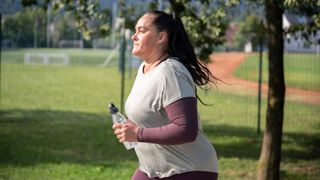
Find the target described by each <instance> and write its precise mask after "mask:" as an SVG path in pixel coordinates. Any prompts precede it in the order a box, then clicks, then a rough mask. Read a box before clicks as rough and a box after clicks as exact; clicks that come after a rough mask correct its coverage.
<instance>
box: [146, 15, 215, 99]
mask: <svg viewBox="0 0 320 180" xmlns="http://www.w3.org/2000/svg"><path fill="white" fill-rule="evenodd" d="M148 13H150V14H153V15H155V16H156V18H155V19H154V21H153V24H154V25H155V26H156V28H157V30H158V31H159V32H163V31H165V32H167V34H168V49H167V53H168V54H169V55H170V56H173V57H176V58H177V60H178V61H180V62H181V63H182V64H183V65H184V66H185V67H186V68H187V69H188V71H189V73H190V74H191V76H192V78H193V81H194V82H195V84H196V85H197V86H199V87H200V88H204V87H203V86H204V85H207V84H209V83H212V84H214V85H216V84H217V81H219V79H218V78H216V77H215V76H213V75H212V74H211V72H210V70H209V69H208V68H207V67H206V66H205V65H203V64H202V63H201V62H200V61H199V60H198V59H197V56H196V54H195V51H194V48H193V46H192V44H191V42H190V40H189V38H188V35H187V33H186V30H185V28H184V25H183V23H182V21H181V19H180V18H179V17H177V16H176V14H175V13H172V14H167V13H165V12H162V11H150V12H148ZM196 95H197V98H198V99H199V97H198V94H197V93H196ZM199 100H200V99H199ZM200 102H201V103H203V102H202V101H201V100H200ZM203 104H204V103H203Z"/></svg>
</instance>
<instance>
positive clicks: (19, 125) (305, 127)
mask: <svg viewBox="0 0 320 180" xmlns="http://www.w3.org/2000/svg"><path fill="white" fill-rule="evenodd" d="M1 68H2V69H1V109H0V112H1V116H0V147H1V148H0V179H23V180H25V179H27V180H28V179H30V180H31V179H32V180H34V179H115V180H117V179H119V180H123V179H130V177H131V175H132V173H133V172H134V170H135V168H136V167H137V165H138V162H137V158H136V156H135V153H134V151H127V150H125V148H124V147H123V145H122V144H119V143H118V141H117V140H116V138H115V137H114V135H113V131H112V128H111V118H110V116H109V114H108V112H107V108H106V105H107V104H108V103H109V102H111V101H112V102H114V103H116V104H118V105H119V103H120V74H119V73H118V70H117V68H116V67H108V68H99V67H96V66H78V65H76V66H66V67H58V66H42V65H23V64H20V63H7V62H6V63H2V65H1ZM133 74H134V73H133ZM127 76H128V75H127ZM133 80H134V78H126V86H125V87H126V89H125V94H126V96H127V95H128V93H129V90H130V87H131V85H132V83H133ZM199 93H200V96H201V98H202V99H203V100H204V101H205V102H207V103H213V105H212V106H203V105H201V104H200V105H199V111H200V117H201V120H202V122H203V128H204V131H205V132H206V134H207V135H208V137H209V139H210V141H211V142H212V143H213V144H214V147H215V148H216V151H217V153H218V157H219V173H220V175H219V176H220V179H232V180H233V179H255V175H256V166H257V162H258V158H259V153H260V146H261V142H262V134H260V135H258V134H257V133H256V112H257V110H256V109H257V102H256V101H257V100H256V98H255V97H251V96H239V95H233V94H226V93H223V92H220V91H217V90H212V91H209V92H207V93H204V92H203V91H200V90H199ZM319 110H320V107H319V106H311V105H306V104H299V103H292V102H286V107H285V117H284V118H285V119H284V128H283V129H284V135H283V144H282V163H281V179H288V180H289V179H290V180H291V179H294V180H296V179H317V178H318V177H319V175H320V157H319V155H318V154H319V145H318V144H319V142H320V130H319V129H320V122H319V118H318V117H319ZM265 111H266V101H265V99H263V106H262V117H263V118H262V123H261V124H262V129H264V123H265V122H264V119H265Z"/></svg>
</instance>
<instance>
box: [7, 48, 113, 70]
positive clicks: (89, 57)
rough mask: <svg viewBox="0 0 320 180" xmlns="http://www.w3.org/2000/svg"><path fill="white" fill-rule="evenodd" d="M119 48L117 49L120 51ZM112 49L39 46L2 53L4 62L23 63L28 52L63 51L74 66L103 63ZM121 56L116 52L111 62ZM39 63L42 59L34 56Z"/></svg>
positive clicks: (52, 52)
mask: <svg viewBox="0 0 320 180" xmlns="http://www.w3.org/2000/svg"><path fill="white" fill-rule="evenodd" d="M118 51H119V50H116V52H118ZM111 52H112V50H106V49H100V50H99V49H98V50H97V49H96V50H93V49H81V50H79V49H72V48H71V49H68V48H63V49H55V48H52V49H46V48H43V49H42V48H38V49H14V50H6V51H4V52H3V55H2V62H4V63H20V64H21V63H23V60H24V55H25V54H26V53H31V54H32V53H50V54H54V53H62V54H66V55H67V56H69V58H70V65H72V66H81V65H85V66H98V65H101V64H102V63H103V62H104V61H105V60H106V59H107V58H108V56H109V54H110V53H111ZM118 58H119V56H118V53H115V55H114V57H113V58H112V59H113V61H112V62H111V64H112V65H117V64H115V62H116V60H117V59H118ZM32 59H34V60H35V61H33V62H36V63H38V64H41V61H40V60H41V59H40V58H36V57H33V58H32Z"/></svg>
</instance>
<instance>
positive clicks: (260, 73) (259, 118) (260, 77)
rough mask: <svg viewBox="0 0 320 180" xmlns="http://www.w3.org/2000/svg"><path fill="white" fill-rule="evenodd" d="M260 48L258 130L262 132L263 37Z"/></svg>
mask: <svg viewBox="0 0 320 180" xmlns="http://www.w3.org/2000/svg"><path fill="white" fill-rule="evenodd" d="M259 44H260V50H259V88H258V125H257V126H258V127H257V132H258V134H260V122H261V113H260V112H261V82H262V46H263V44H262V38H261V39H260V43H259Z"/></svg>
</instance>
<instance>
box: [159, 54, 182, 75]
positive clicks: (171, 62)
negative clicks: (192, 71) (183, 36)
mask: <svg viewBox="0 0 320 180" xmlns="http://www.w3.org/2000/svg"><path fill="white" fill-rule="evenodd" d="M161 64H162V66H161V70H163V71H166V72H168V71H173V72H179V73H183V72H188V70H187V69H186V67H185V66H184V65H183V64H182V63H181V62H180V61H179V60H178V59H176V58H173V57H169V58H168V59H167V60H165V61H164V62H162V63H161Z"/></svg>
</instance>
